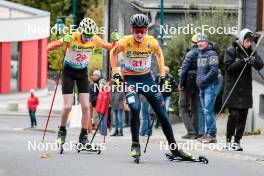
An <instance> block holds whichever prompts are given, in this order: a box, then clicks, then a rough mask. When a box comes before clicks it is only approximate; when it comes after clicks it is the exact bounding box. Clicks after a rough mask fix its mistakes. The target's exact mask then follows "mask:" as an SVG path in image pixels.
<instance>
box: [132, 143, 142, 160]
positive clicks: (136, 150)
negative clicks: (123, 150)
mask: <svg viewBox="0 0 264 176" xmlns="http://www.w3.org/2000/svg"><path fill="white" fill-rule="evenodd" d="M130 155H131V157H133V158H134V162H136V163H137V164H138V163H139V160H140V156H141V151H140V144H139V143H136V142H133V143H132V146H131V153H130Z"/></svg>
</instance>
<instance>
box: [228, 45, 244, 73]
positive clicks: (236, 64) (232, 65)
mask: <svg viewBox="0 0 264 176" xmlns="http://www.w3.org/2000/svg"><path fill="white" fill-rule="evenodd" d="M224 65H225V69H226V71H227V72H229V73H231V74H232V73H236V72H238V71H240V70H242V69H243V67H244V65H245V61H244V60H243V59H240V58H238V61H236V56H235V48H228V49H227V50H226V51H225V56H224Z"/></svg>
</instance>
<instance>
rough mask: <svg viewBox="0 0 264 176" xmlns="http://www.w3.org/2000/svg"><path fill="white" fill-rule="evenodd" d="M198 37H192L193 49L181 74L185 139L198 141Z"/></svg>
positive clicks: (181, 107) (186, 57) (181, 102)
mask: <svg viewBox="0 0 264 176" xmlns="http://www.w3.org/2000/svg"><path fill="white" fill-rule="evenodd" d="M197 37H198V35H197V34H195V35H193V36H192V39H191V41H192V48H191V50H190V51H188V52H187V53H186V54H185V56H184V60H183V63H182V65H181V68H180V70H181V71H180V73H179V85H178V90H179V91H180V92H179V115H180V117H181V118H182V120H183V123H184V125H185V128H186V130H187V134H186V135H184V136H182V138H183V139H196V138H199V137H201V136H199V135H198V120H199V105H200V100H199V88H198V87H197V85H196V70H197V57H198V46H197Z"/></svg>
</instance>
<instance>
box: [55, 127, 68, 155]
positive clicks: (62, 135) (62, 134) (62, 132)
mask: <svg viewBox="0 0 264 176" xmlns="http://www.w3.org/2000/svg"><path fill="white" fill-rule="evenodd" d="M66 135H67V131H66V128H65V127H59V129H58V136H57V139H56V143H57V145H58V147H59V150H60V154H63V152H64V149H63V145H64V143H65V140H66Z"/></svg>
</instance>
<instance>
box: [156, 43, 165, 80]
mask: <svg viewBox="0 0 264 176" xmlns="http://www.w3.org/2000/svg"><path fill="white" fill-rule="evenodd" d="M155 56H156V58H157V63H158V66H159V70H160V76H165V69H164V56H163V52H162V50H161V48H160V46H159V44H158V42H157V44H156V50H155Z"/></svg>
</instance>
